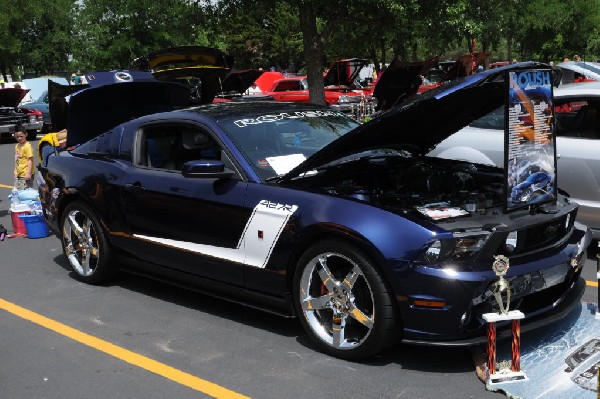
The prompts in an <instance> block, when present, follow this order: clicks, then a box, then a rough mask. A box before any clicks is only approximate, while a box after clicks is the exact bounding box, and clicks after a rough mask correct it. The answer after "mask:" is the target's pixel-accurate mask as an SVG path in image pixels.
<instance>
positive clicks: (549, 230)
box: [544, 223, 558, 236]
mask: <svg viewBox="0 0 600 399" xmlns="http://www.w3.org/2000/svg"><path fill="white" fill-rule="evenodd" d="M557 230H558V225H557V224H556V223H553V224H551V225H548V227H546V228H545V229H544V235H545V236H551V235H554V234H555V233H556V231H557Z"/></svg>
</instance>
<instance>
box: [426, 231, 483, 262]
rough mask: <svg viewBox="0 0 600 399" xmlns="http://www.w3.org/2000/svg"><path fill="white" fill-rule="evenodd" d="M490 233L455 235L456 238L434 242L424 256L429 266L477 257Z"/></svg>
mask: <svg viewBox="0 0 600 399" xmlns="http://www.w3.org/2000/svg"><path fill="white" fill-rule="evenodd" d="M489 235H490V233H487V232H485V233H482V232H478V233H476V234H473V233H455V234H454V238H450V239H441V240H435V241H433V242H432V243H431V244H430V245H429V247H427V249H426V250H425V253H424V254H423V261H424V262H425V263H427V264H433V263H439V262H444V261H447V260H459V261H460V260H467V259H469V258H471V257H473V256H475V255H476V254H477V253H478V252H479V251H480V250H481V248H483V246H484V245H485V242H486V241H487V239H488V237H489Z"/></svg>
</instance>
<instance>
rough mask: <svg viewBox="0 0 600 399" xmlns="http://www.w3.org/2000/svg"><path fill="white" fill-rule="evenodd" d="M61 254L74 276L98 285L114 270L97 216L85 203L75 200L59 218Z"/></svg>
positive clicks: (109, 250)
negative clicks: (65, 258)
mask: <svg viewBox="0 0 600 399" xmlns="http://www.w3.org/2000/svg"><path fill="white" fill-rule="evenodd" d="M61 232H62V236H61V240H62V247H63V253H64V254H65V256H66V257H67V260H68V261H69V264H70V266H71V269H72V270H73V271H74V272H75V278H76V279H77V280H79V281H82V282H84V283H88V284H98V283H101V282H104V281H107V280H109V279H110V278H112V277H113V276H114V274H115V272H116V266H115V263H114V261H113V256H112V251H111V249H110V245H109V243H108V240H107V238H106V235H105V233H104V231H103V230H102V226H101V225H100V222H99V220H98V217H97V216H96V214H95V213H94V211H93V210H92V209H91V208H90V207H89V206H88V205H86V204H84V203H83V202H80V201H75V202H73V203H71V204H69V205H67V207H66V208H65V211H64V212H63V216H62V221H61Z"/></svg>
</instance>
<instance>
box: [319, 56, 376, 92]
mask: <svg viewBox="0 0 600 399" xmlns="http://www.w3.org/2000/svg"><path fill="white" fill-rule="evenodd" d="M367 63H368V61H367V60H365V59H362V58H348V59H345V60H338V61H335V62H334V63H333V64H331V66H330V67H329V69H328V70H327V73H326V74H325V76H324V78H323V79H324V83H325V87H327V86H348V87H353V86H354V81H355V80H356V78H357V77H358V74H359V73H360V70H361V69H362V68H363V67H364V66H366V65H367Z"/></svg>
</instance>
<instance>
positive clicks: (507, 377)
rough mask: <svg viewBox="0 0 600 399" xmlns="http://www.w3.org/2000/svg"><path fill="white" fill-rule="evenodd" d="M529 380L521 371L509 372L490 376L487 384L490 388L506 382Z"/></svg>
mask: <svg viewBox="0 0 600 399" xmlns="http://www.w3.org/2000/svg"><path fill="white" fill-rule="evenodd" d="M527 380H529V378H527V376H526V375H525V373H524V372H522V371H510V372H502V371H501V372H499V373H495V374H491V375H490V376H489V377H488V379H487V383H488V384H489V385H491V386H493V385H495V384H504V383H508V382H519V381H527Z"/></svg>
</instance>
